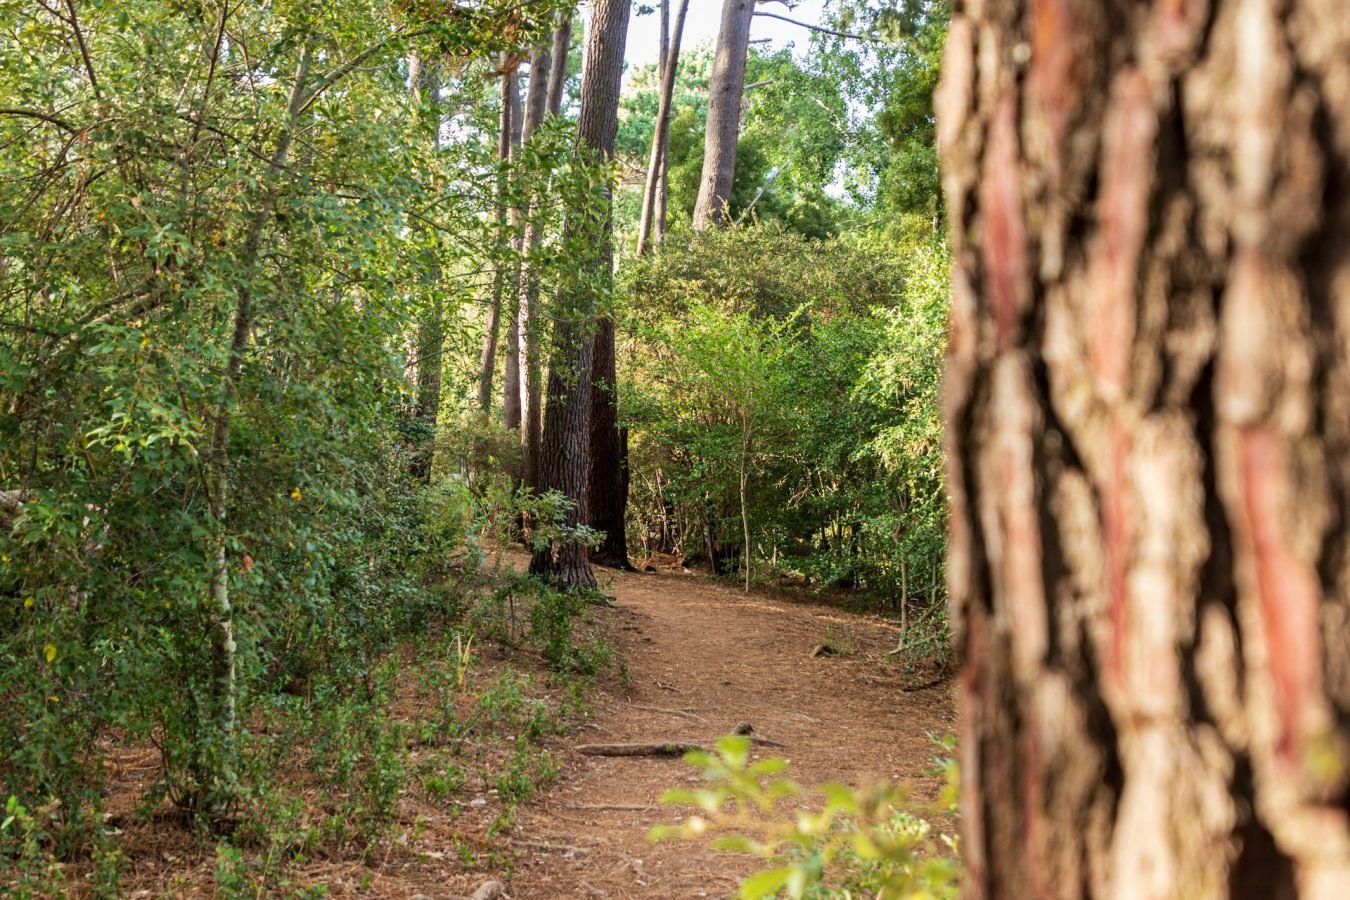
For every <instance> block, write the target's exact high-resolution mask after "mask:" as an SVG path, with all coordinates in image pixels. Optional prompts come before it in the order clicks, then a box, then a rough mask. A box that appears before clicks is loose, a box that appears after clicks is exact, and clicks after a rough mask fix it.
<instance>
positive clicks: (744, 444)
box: [740, 417, 750, 594]
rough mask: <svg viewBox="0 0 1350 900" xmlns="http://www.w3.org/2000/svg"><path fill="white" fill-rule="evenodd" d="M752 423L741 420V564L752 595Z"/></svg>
mask: <svg viewBox="0 0 1350 900" xmlns="http://www.w3.org/2000/svg"><path fill="white" fill-rule="evenodd" d="M749 457H750V423H749V421H748V420H747V419H745V418H744V417H742V419H741V471H740V476H741V478H740V482H741V484H740V487H741V492H740V493H741V534H742V536H743V537H744V539H745V558H744V559H742V560H741V562H742V563H743V564H744V565H745V592H746V593H747V594H748V593H750V506H749V503H748V501H747V499H746V494H745V485H746V481H747V478H748V475H747V472H748V467H749V463H750V459H749Z"/></svg>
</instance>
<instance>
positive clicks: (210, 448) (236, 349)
mask: <svg viewBox="0 0 1350 900" xmlns="http://www.w3.org/2000/svg"><path fill="white" fill-rule="evenodd" d="M311 59H312V56H311V52H310V48H309V46H308V45H305V46H304V47H303V48H302V49H301V51H300V60H299V62H298V63H297V64H296V68H295V80H294V82H293V84H292V85H291V90H290V95H289V98H288V101H287V116H286V125H285V128H284V129H283V131H282V132H281V136H280V138H279V140H278V142H277V147H276V149H275V150H274V151H273V153H272V157H271V160H270V161H269V166H268V170H267V173H266V176H265V179H264V182H263V185H264V189H263V192H262V194H261V197H260V198H259V199H258V202H257V205H256V208H255V209H254V212H253V216H252V218H251V219H250V220H249V224H248V228H247V231H246V233H245V235H244V243H243V247H242V250H241V253H240V260H241V261H242V263H243V266H244V271H243V275H244V277H243V278H242V279H241V280H240V282H239V289H238V291H237V292H236V295H235V308H234V323H233V328H232V330H231V336H230V349H229V354H228V355H227V356H226V360H225V371H224V376H223V377H222V378H221V383H220V397H219V400H218V401H217V403H216V408H215V410H214V411H213V415H212V425H211V436H210V439H209V441H208V444H207V449H206V466H205V472H206V494H207V508H208V510H209V512H210V514H211V521H212V531H213V538H212V540H213V543H214V547H213V548H212V554H211V555H212V563H211V580H210V581H211V583H210V593H211V608H212V613H213V621H212V627H211V642H210V643H211V662H212V679H213V684H212V687H213V690H212V695H211V701H212V705H213V708H212V711H211V712H212V716H213V719H214V723H213V724H214V725H215V728H216V731H217V732H218V734H219V736H220V737H221V738H222V739H223V741H224V742H225V743H226V744H229V743H230V742H231V741H232V740H233V738H234V732H235V725H236V722H235V719H236V716H235V693H236V690H235V652H236V649H237V648H236V645H235V639H234V606H233V603H232V602H231V599H230V570H231V568H232V567H231V566H230V561H229V554H228V548H227V546H226V545H227V543H228V535H227V533H226V530H225V527H226V518H227V513H228V510H229V497H230V430H231V426H232V424H233V416H234V406H235V402H236V400H237V395H238V383H239V376H240V374H241V373H242V371H243V367H244V355H245V353H246V352H247V351H248V343H249V339H250V336H251V334H252V332H253V316H254V301H255V297H254V295H253V287H254V281H253V279H254V278H255V277H256V272H255V271H254V270H255V268H256V266H257V265H258V260H259V259H260V258H261V254H262V244H263V240H262V239H263V232H264V230H265V229H266V228H267V224H268V222H270V221H271V219H272V213H273V210H274V209H275V206H276V195H277V182H278V180H279V178H280V176H281V175H282V173H284V172H285V171H286V168H287V163H288V161H289V160H290V151H291V143H292V141H293V139H294V135H295V131H296V126H297V123H298V122H299V118H300V112H301V106H302V104H303V102H304V97H305V86H306V83H307V81H308V79H309V67H310V62H311ZM230 758H231V757H230V751H229V750H228V749H227V750H226V751H225V752H224V753H223V754H222V755H221V756H220V757H219V759H218V762H217V765H218V766H219V767H220V770H219V771H216V772H215V773H213V774H214V776H215V778H214V779H213V780H214V781H215V782H217V783H218V784H221V785H228V784H230V783H232V780H233V779H232V777H231V773H230V768H231V762H230ZM212 799H213V802H214V803H215V805H216V806H217V807H218V810H217V811H223V809H224V807H226V806H227V805H228V802H229V800H230V799H231V798H228V797H215V798H212Z"/></svg>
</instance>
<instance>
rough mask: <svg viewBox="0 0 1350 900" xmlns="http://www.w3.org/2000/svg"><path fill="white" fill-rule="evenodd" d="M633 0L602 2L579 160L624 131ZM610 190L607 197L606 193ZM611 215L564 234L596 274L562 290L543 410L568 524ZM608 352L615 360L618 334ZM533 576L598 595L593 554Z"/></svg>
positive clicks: (544, 460)
mask: <svg viewBox="0 0 1350 900" xmlns="http://www.w3.org/2000/svg"><path fill="white" fill-rule="evenodd" d="M629 7H630V4H629V3H628V2H627V0H595V2H594V3H593V4H592V6H591V22H590V31H589V33H588V35H587V38H586V56H585V62H584V64H583V67H582V74H581V110H580V115H579V118H578V122H577V153H578V154H585V155H590V156H594V157H599V158H601V159H608V158H609V157H610V156H611V155H612V154H613V152H614V137H615V134H616V133H617V131H618V127H619V86H620V81H621V78H622V75H623V51H624V42H625V40H626V38H627V34H628V13H629ZM606 190H607V189H606ZM611 228H612V222H611V218H610V210H609V208H608V205H607V208H606V209H605V211H604V213H603V215H601V216H599V217H595V216H591V215H587V214H581V213H573V214H571V215H569V216H568V219H567V222H566V224H565V226H564V242H565V243H566V244H567V245H568V246H571V247H578V248H583V249H582V251H581V253H580V254H579V255H578V258H577V259H576V261H575V262H576V265H578V266H579V267H582V268H583V269H584V270H588V271H589V272H591V273H592V275H591V278H590V279H589V280H587V281H585V282H582V283H578V284H573V285H571V286H569V287H568V288H566V289H565V290H563V291H562V292H561V293H560V295H559V297H558V301H557V304H556V307H555V318H556V319H557V321H556V323H555V325H554V329H553V341H552V343H553V352H552V354H551V355H550V356H551V364H550V367H549V375H548V392H547V393H548V399H547V403H546V406H545V409H544V434H543V443H542V447H541V452H540V486H541V488H542V489H543V490H545V491H548V490H556V491H559V492H561V493H562V494H563V495H564V496H565V497H567V499H569V500H571V501H572V502H573V504H574V506H573V508H572V510H571V511H570V512H569V513H568V514H567V517H566V522H565V524H566V525H568V526H576V525H577V524H579V523H583V522H588V521H589V513H590V510H589V505H590V504H589V493H590V476H591V410H592V402H593V401H592V374H591V373H592V369H593V366H594V359H595V347H596V335H595V325H596V321H597V316H598V315H599V314H600V313H601V311H602V308H603V300H604V299H605V298H604V296H603V295H604V294H605V293H607V291H608V290H609V287H610V280H611V279H612V274H611V272H612V267H613V258H614V248H613V234H612V231H611ZM610 334H611V337H610V341H609V347H610V348H611V349H610V350H609V352H610V353H611V354H612V352H613V350H612V347H613V338H612V331H611V332H610ZM530 571H531V572H532V573H534V574H536V575H544V576H546V577H549V578H551V579H552V580H554V581H555V582H557V583H559V584H561V585H563V586H564V587H595V586H596V581H595V575H594V573H592V572H591V567H590V563H589V561H588V560H587V553H586V548H585V547H584V546H582V545H580V544H578V543H576V542H574V541H562V542H560V543H556V545H555V546H552V547H549V548H547V549H544V550H542V551H540V552H538V553H536V554H535V555H534V559H533V560H531V562H530Z"/></svg>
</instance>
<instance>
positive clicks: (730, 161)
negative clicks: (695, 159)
mask: <svg viewBox="0 0 1350 900" xmlns="http://www.w3.org/2000/svg"><path fill="white" fill-rule="evenodd" d="M754 15H755V2H754V0H725V2H724V5H723V7H722V30H721V31H720V32H718V35H717V55H716V57H715V58H714V60H713V71H712V83H711V85H710V86H709V88H708V127H707V135H706V137H705V138H704V143H703V175H702V178H701V179H700V181H699V187H698V201H697V202H696V203H695V204H694V229H695V230H696V231H698V230H702V229H704V228H707V227H709V226H713V227H718V226H722V225H725V224H727V222H728V221H729V215H728V212H729V209H730V204H731V186H732V183H733V182H734V181H735V180H736V141H737V140H738V138H739V137H740V130H741V94H742V92H743V91H744V90H745V63H746V57H747V55H748V54H749V52H750V22H751V20H752V19H753V18H754Z"/></svg>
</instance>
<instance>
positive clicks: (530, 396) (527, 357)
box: [506, 45, 550, 486]
mask: <svg viewBox="0 0 1350 900" xmlns="http://www.w3.org/2000/svg"><path fill="white" fill-rule="evenodd" d="M549 59H550V57H549V48H548V46H547V45H540V46H538V47H535V48H534V51H533V52H532V53H531V54H530V81H529V85H528V87H527V89H526V92H525V115H524V122H523V123H522V126H521V143H522V146H523V145H526V144H528V143H529V142H530V139H531V137H533V135H534V130H535V129H536V128H538V127H539V123H540V122H542V121H543V119H544V113H545V112H546V107H547V105H548V79H549V68H550V66H549ZM538 199H539V198H538V196H531V197H530V199H529V204H528V206H527V207H526V211H525V233H524V235H523V237H522V239H521V250H522V254H521V257H522V258H521V262H520V266H519V268H518V269H517V274H516V283H517V284H518V285H519V287H520V293H519V298H518V300H517V301H516V326H515V329H514V342H513V346H514V347H515V353H514V366H513V369H514V371H515V378H514V385H513V386H514V388H515V393H514V398H515V399H514V402H513V401H512V400H511V399H508V400H507V403H506V409H507V416H506V426H507V427H508V428H520V429H521V435H520V444H521V480H522V481H523V482H524V483H525V484H527V485H531V486H533V485H534V481H533V480H532V475H531V469H532V464H531V460H530V451H531V449H532V448H531V446H530V444H529V441H528V435H527V432H528V430H529V422H530V419H531V415H532V413H531V404H532V403H535V404H537V402H538V401H537V395H538V380H539V368H538V362H539V354H538V350H537V349H535V347H534V341H535V338H534V336H533V335H532V333H531V332H532V330H533V329H534V328H535V325H534V321H535V313H536V309H535V307H536V306H537V304H538V302H539V278H538V274H537V273H536V272H535V271H533V267H532V266H531V265H530V263H529V260H530V258H531V257H533V256H534V255H535V254H536V253H537V252H538V250H539V246H540V244H541V242H542V240H543V232H542V230H541V229H540V228H539V226H538V224H537V223H536V222H535V217H536V214H537V212H538ZM509 390H510V389H509V388H508V391H509ZM513 406H514V409H513ZM513 412H514V416H513V415H512V413H513ZM535 446H537V444H536V445H535Z"/></svg>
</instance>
